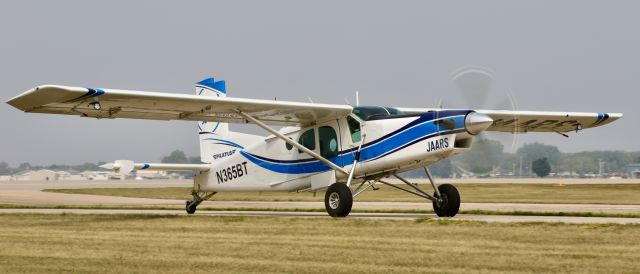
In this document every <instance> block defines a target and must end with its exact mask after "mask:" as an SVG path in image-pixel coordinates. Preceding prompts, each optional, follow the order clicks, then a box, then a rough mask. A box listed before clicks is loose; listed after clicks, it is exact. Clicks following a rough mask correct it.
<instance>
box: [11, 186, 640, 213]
mask: <svg viewBox="0 0 640 274" xmlns="http://www.w3.org/2000/svg"><path fill="white" fill-rule="evenodd" d="M616 183H617V182H616ZM188 186H190V182H189V181H185V180H182V181H180V180H161V181H57V182H34V181H24V182H1V183H0V204H19V205H43V206H52V205H67V206H78V205H103V206H123V205H125V206H183V205H184V201H183V200H165V199H145V198H127V197H113V196H101V195H81V194H64V193H51V192H42V190H43V189H54V188H122V187H132V188H144V187H149V188H154V187H188ZM200 208H201V209H202V208H207V209H208V210H200V211H199V212H198V213H199V214H207V215H215V216H228V215H233V216H298V217H319V216H323V217H324V216H326V214H325V213H322V212H279V211H278V212H272V211H215V209H216V208H260V209H268V208H271V209H273V208H302V209H305V208H306V209H311V208H313V209H318V208H324V204H323V203H322V202H252V201H208V202H205V203H203V204H202V205H201V206H200ZM354 208H357V209H370V210H382V209H393V210H416V209H431V205H430V203H415V202H355V203H354ZM461 210H490V211H536V212H592V213H615V214H638V213H640V205H604V204H519V203H462V205H461ZM26 212H31V213H63V212H67V213H78V214H86V213H99V214H184V211H183V210H175V211H174V210H161V211H157V210H100V209H96V210H84V209H3V210H0V213H26ZM350 216H354V217H359V218H385V219H407V218H422V217H426V218H433V217H435V215H430V214H395V213H394V214H388V213H381V214H374V213H353V214H351V215H350ZM456 219H458V220H479V221H487V222H570V223H585V222H589V223H602V222H613V223H640V218H600V217H598V218H596V217H559V216H506V215H465V214H460V215H458V216H456Z"/></svg>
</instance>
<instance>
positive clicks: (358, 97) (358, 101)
mask: <svg viewBox="0 0 640 274" xmlns="http://www.w3.org/2000/svg"><path fill="white" fill-rule="evenodd" d="M357 106H360V96H358V91H357V90H356V107H357Z"/></svg>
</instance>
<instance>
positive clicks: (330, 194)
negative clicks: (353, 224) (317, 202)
mask: <svg viewBox="0 0 640 274" xmlns="http://www.w3.org/2000/svg"><path fill="white" fill-rule="evenodd" d="M351 206H353V196H352V195H351V189H350V188H349V187H348V186H347V185H345V184H343V183H335V184H332V185H331V186H329V188H328V189H327V193H325V195H324V207H325V209H326V210H327V213H328V214H329V216H331V217H347V215H349V213H350V212H351Z"/></svg>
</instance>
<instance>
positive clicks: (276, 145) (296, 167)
mask: <svg viewBox="0 0 640 274" xmlns="http://www.w3.org/2000/svg"><path fill="white" fill-rule="evenodd" d="M470 113H473V112H472V111H468V110H460V111H442V112H430V113H423V114H419V115H398V116H389V117H379V118H378V119H375V118H374V119H369V120H367V121H363V120H361V119H358V118H357V117H355V116H353V115H352V117H350V118H345V119H339V120H332V121H326V122H324V123H321V124H317V125H314V126H309V127H304V128H297V127H296V128H293V127H289V128H283V129H281V131H280V132H282V133H283V134H284V135H285V136H287V137H289V138H291V139H292V140H295V141H299V142H300V143H301V144H303V145H305V147H307V148H309V149H311V150H312V151H314V152H316V153H319V154H320V155H322V156H323V157H326V158H327V159H328V160H330V161H331V162H332V163H334V164H336V165H337V166H339V167H342V168H344V169H345V170H350V169H351V168H352V163H353V161H354V158H355V157H356V151H357V149H358V146H359V145H360V143H361V142H362V144H363V145H362V149H361V152H360V159H359V163H358V165H357V168H356V170H355V176H354V178H356V180H363V179H364V178H369V177H376V176H378V177H379V176H383V175H385V174H389V173H394V172H402V171H406V170H411V169H415V168H418V167H422V166H428V165H431V164H433V163H435V162H438V161H440V160H442V159H445V158H448V157H451V156H453V155H456V154H458V153H460V152H462V151H464V150H466V149H468V148H469V147H470V144H471V138H472V135H471V134H470V133H469V132H468V131H467V128H466V126H465V119H466V118H467V116H468V114H470ZM354 121H355V122H354ZM354 123H357V124H359V128H356V129H355V130H359V133H358V132H355V133H354V132H353V131H354V125H353V124H354ZM206 137H207V136H202V137H201V138H206ZM227 146H228V147H229V149H228V150H227V151H224V152H218V153H216V154H215V155H213V158H214V159H215V160H214V162H213V163H212V164H211V169H210V170H209V171H208V172H202V173H201V174H199V175H198V176H196V179H195V180H194V181H195V182H194V183H195V184H196V187H197V188H198V189H200V190H202V191H214V192H224V191H301V190H312V191H314V190H316V189H315V187H314V186H313V185H312V180H313V176H315V175H318V174H321V173H331V175H332V176H333V175H334V174H333V172H335V171H334V170H333V169H331V168H330V167H329V166H327V165H325V164H324V163H322V162H320V161H319V160H317V159H315V158H312V157H310V156H309V155H307V154H306V153H304V152H301V151H299V150H298V149H296V148H293V147H292V146H290V145H287V143H286V142H284V141H283V140H281V139H280V138H276V137H275V136H269V137H266V138H264V139H263V140H260V141H258V142H254V143H252V144H248V145H246V146H245V145H242V144H237V143H234V144H233V146H230V145H228V144H227ZM346 176H347V175H346V174H343V173H340V172H336V173H335V176H334V177H335V178H336V180H345V179H346Z"/></svg>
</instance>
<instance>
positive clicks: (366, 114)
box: [353, 106, 403, 121]
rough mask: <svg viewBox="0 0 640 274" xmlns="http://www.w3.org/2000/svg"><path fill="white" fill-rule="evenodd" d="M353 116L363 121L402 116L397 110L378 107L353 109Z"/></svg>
mask: <svg viewBox="0 0 640 274" xmlns="http://www.w3.org/2000/svg"><path fill="white" fill-rule="evenodd" d="M353 114H355V115H356V116H358V117H360V119H362V120H364V121H367V120H370V119H372V118H381V117H388V116H397V115H403V113H402V112H401V111H399V110H398V109H395V108H391V107H378V106H362V107H354V108H353Z"/></svg>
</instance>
